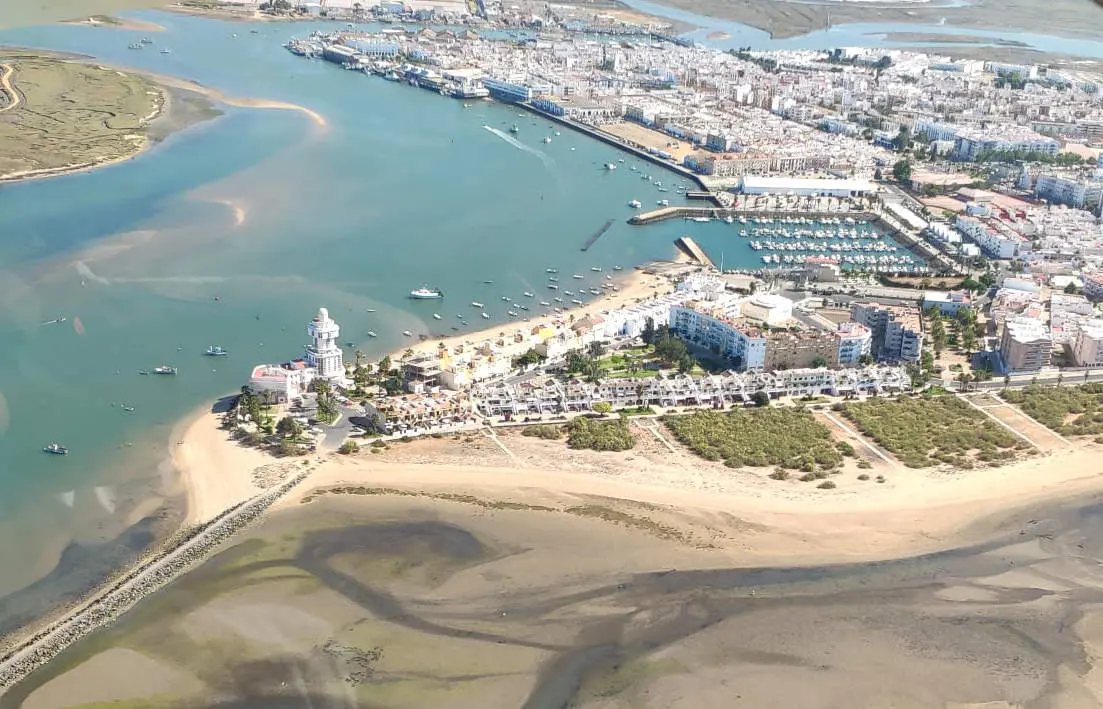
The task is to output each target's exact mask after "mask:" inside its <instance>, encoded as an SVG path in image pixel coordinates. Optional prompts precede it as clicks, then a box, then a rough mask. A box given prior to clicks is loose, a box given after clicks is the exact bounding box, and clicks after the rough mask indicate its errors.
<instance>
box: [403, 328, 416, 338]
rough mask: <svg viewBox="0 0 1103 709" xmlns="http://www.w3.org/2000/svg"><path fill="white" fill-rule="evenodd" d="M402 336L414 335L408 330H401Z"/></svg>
mask: <svg viewBox="0 0 1103 709" xmlns="http://www.w3.org/2000/svg"><path fill="white" fill-rule="evenodd" d="M402 334H403V335H405V336H406V337H413V336H414V333H412V332H410V331H409V330H403V331H402Z"/></svg>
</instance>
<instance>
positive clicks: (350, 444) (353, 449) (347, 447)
mask: <svg viewBox="0 0 1103 709" xmlns="http://www.w3.org/2000/svg"><path fill="white" fill-rule="evenodd" d="M359 451H360V445H359V444H358V443H357V442H356V441H345V442H344V443H342V444H341V447H340V448H338V449H337V452H338V453H343V454H344V455H352V454H353V453H357V452H359Z"/></svg>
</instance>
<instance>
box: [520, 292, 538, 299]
mask: <svg viewBox="0 0 1103 709" xmlns="http://www.w3.org/2000/svg"><path fill="white" fill-rule="evenodd" d="M521 295H523V296H525V297H526V298H535V297H536V296H535V295H533V294H532V293H529V292H528V291H525V292H524V293H522V294H521Z"/></svg>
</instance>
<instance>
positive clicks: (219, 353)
mask: <svg viewBox="0 0 1103 709" xmlns="http://www.w3.org/2000/svg"><path fill="white" fill-rule="evenodd" d="M203 354H205V355H207V356H208V357H225V356H226V355H228V354H230V353H229V352H227V351H226V350H224V349H222V348H221V347H219V346H218V345H209V346H208V347H207V351H206V352H204V353H203Z"/></svg>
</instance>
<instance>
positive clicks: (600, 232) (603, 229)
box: [582, 219, 617, 251]
mask: <svg viewBox="0 0 1103 709" xmlns="http://www.w3.org/2000/svg"><path fill="white" fill-rule="evenodd" d="M616 221H617V220H616V219H610V220H608V221H607V222H605V224H603V225H602V226H601V228H600V229H598V230H597V231H595V232H594V233H593V234H591V235H590V238H589V239H586V243H585V244H583V245H582V250H583V251H588V250H589V249H590V247H591V246H593V245H594V242H595V241H597V240H598V239H600V238H601V237H602V236H603V235H604V234H605V232H607V231H609V227H611V226H613V224H615V223H616Z"/></svg>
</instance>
